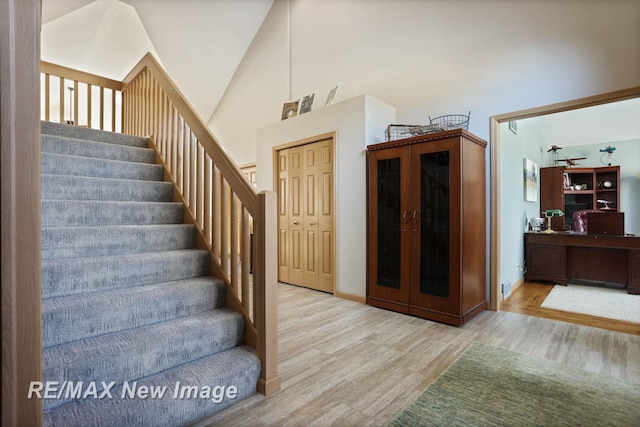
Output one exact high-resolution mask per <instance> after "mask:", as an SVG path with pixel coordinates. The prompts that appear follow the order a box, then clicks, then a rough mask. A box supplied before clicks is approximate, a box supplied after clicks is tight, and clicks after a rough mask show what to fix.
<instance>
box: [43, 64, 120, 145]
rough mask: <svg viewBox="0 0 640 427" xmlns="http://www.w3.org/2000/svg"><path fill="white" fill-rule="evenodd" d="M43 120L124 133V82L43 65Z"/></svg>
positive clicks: (54, 65) (65, 68)
mask: <svg viewBox="0 0 640 427" xmlns="http://www.w3.org/2000/svg"><path fill="white" fill-rule="evenodd" d="M40 80H41V91H40V92H41V93H42V97H43V99H42V111H41V118H42V120H45V121H47V122H51V121H53V122H59V123H67V124H74V125H78V126H86V127H90V128H94V129H100V130H108V131H112V132H120V131H121V129H122V108H121V104H122V82H119V81H117V80H113V79H108V78H106V77H101V76H97V75H95V74H90V73H85V72H83V71H79V70H74V69H73V68H67V67H63V66H61V65H57V64H52V63H50V62H46V61H41V62H40Z"/></svg>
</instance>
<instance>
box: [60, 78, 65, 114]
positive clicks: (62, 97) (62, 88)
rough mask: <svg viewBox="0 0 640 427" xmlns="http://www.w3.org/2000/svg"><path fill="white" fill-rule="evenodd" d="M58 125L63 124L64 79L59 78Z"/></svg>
mask: <svg viewBox="0 0 640 427" xmlns="http://www.w3.org/2000/svg"><path fill="white" fill-rule="evenodd" d="M60 123H64V79H63V78H62V77H60Z"/></svg>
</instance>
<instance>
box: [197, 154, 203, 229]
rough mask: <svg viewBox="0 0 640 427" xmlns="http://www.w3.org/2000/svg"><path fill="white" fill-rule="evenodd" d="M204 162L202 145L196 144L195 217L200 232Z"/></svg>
mask: <svg viewBox="0 0 640 427" xmlns="http://www.w3.org/2000/svg"><path fill="white" fill-rule="evenodd" d="M204 161H205V158H204V148H203V147H202V144H200V143H198V170H197V177H198V179H197V181H198V201H197V204H196V206H197V212H198V213H197V214H196V217H197V218H198V225H199V226H200V229H201V230H202V229H203V228H204Z"/></svg>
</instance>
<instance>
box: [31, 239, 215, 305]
mask: <svg viewBox="0 0 640 427" xmlns="http://www.w3.org/2000/svg"><path fill="white" fill-rule="evenodd" d="M208 274H209V253H208V252H207V251H205V250H199V249H183V250H175V251H162V252H143V253H137V254H122V255H112V256H102V257H86V258H64V259H49V260H43V261H42V298H43V299H46V298H53V297H60V296H64V295H75V294H81V293H85V292H97V291H106V290H109V289H118V288H125V287H133V286H139V285H147V284H150V283H158V282H168V281H172V280H181V279H189V278H193V277H199V276H206V275H208Z"/></svg>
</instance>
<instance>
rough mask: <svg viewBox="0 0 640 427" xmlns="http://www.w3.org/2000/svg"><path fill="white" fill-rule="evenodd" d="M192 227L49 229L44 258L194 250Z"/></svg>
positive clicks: (44, 231) (45, 230)
mask: <svg viewBox="0 0 640 427" xmlns="http://www.w3.org/2000/svg"><path fill="white" fill-rule="evenodd" d="M195 235H196V233H195V228H194V227H193V226H192V225H187V224H176V225H144V226H131V225H129V226H121V227H120V226H110V227H101V226H93V227H45V228H43V229H42V233H41V242H42V243H41V245H42V259H53V258H73V257H95V256H104V255H119V254H125V253H140V252H159V251H171V250H177V249H188V248H193V247H194V245H195Z"/></svg>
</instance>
